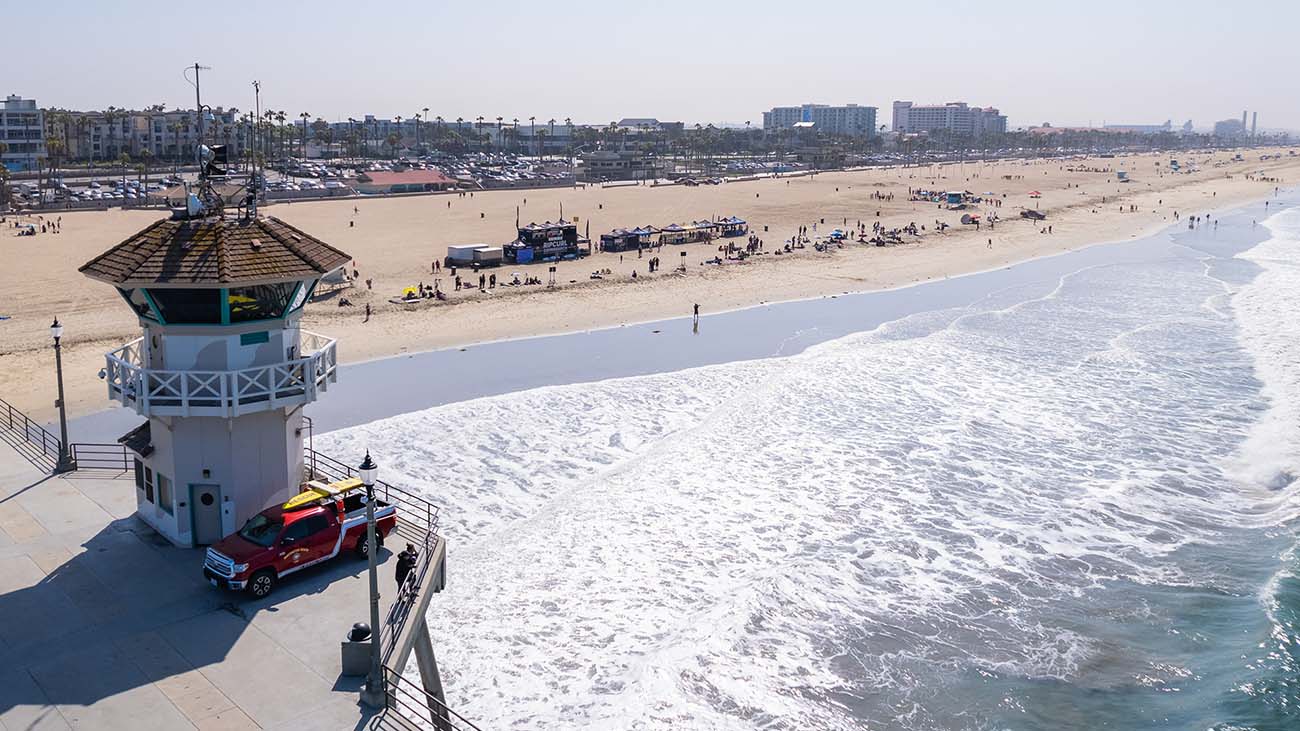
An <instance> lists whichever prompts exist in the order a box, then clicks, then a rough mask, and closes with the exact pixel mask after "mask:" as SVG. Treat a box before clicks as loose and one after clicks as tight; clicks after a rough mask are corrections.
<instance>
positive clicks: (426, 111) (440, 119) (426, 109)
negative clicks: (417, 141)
mask: <svg viewBox="0 0 1300 731" xmlns="http://www.w3.org/2000/svg"><path fill="white" fill-rule="evenodd" d="M420 111H421V112H424V116H423V117H421V119H422V120H424V121H423V123H424V124H428V123H429V108H428V107H425V108H423V109H421V110H420ZM438 121H440V122H441V121H442V117H438ZM417 131H418V130H417Z"/></svg>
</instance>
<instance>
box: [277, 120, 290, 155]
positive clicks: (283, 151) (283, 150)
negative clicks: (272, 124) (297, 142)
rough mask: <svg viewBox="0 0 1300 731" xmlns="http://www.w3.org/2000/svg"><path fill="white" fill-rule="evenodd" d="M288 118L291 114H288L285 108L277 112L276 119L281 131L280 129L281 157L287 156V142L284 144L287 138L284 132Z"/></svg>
mask: <svg viewBox="0 0 1300 731" xmlns="http://www.w3.org/2000/svg"><path fill="white" fill-rule="evenodd" d="M288 118H289V115H288V114H286V113H285V111H284V110H283V109H281V110H280V111H278V112H276V113H275V121H276V123H277V124H279V125H280V130H279V131H280V154H279V157H281V158H283V157H284V156H285V144H284V143H285V141H286V140H285V134H284V133H285V129H284V122H285V120H287V119H288Z"/></svg>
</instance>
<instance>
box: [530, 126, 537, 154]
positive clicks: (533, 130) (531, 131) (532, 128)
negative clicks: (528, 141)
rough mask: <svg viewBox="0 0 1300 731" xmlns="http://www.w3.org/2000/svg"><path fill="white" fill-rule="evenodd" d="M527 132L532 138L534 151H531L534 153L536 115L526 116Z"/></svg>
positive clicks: (535, 144)
mask: <svg viewBox="0 0 1300 731" xmlns="http://www.w3.org/2000/svg"><path fill="white" fill-rule="evenodd" d="M528 134H529V135H530V136H531V137H532V138H533V139H532V143H533V150H534V153H533V154H536V149H537V117H529V118H528Z"/></svg>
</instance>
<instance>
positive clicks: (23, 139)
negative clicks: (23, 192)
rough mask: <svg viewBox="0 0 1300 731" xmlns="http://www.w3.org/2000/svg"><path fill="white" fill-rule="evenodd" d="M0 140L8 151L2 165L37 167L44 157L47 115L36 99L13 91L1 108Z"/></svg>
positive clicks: (29, 168) (0, 161) (0, 162)
mask: <svg viewBox="0 0 1300 731" xmlns="http://www.w3.org/2000/svg"><path fill="white" fill-rule="evenodd" d="M0 142H3V143H4V144H5V152H4V154H3V155H0V164H3V165H4V166H5V167H7V168H9V169H10V170H13V171H15V172H18V171H24V170H34V169H36V164H37V161H38V160H40V159H42V158H44V157H45V115H44V113H43V112H41V110H40V109H38V108H37V106H36V100H35V99H23V98H21V97H19V96H15V95H13V94H10V95H9V96H8V97H7V98H6V99H5V105H4V108H3V109H0Z"/></svg>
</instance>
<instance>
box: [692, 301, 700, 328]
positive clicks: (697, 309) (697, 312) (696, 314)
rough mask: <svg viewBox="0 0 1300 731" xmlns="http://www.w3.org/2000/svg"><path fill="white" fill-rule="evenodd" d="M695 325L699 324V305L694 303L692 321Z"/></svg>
mask: <svg viewBox="0 0 1300 731" xmlns="http://www.w3.org/2000/svg"><path fill="white" fill-rule="evenodd" d="M692 321H693V322H694V323H695V324H696V325H698V324H700V304H699V303H698V302H697V303H695V316H694V318H693V320H692Z"/></svg>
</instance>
